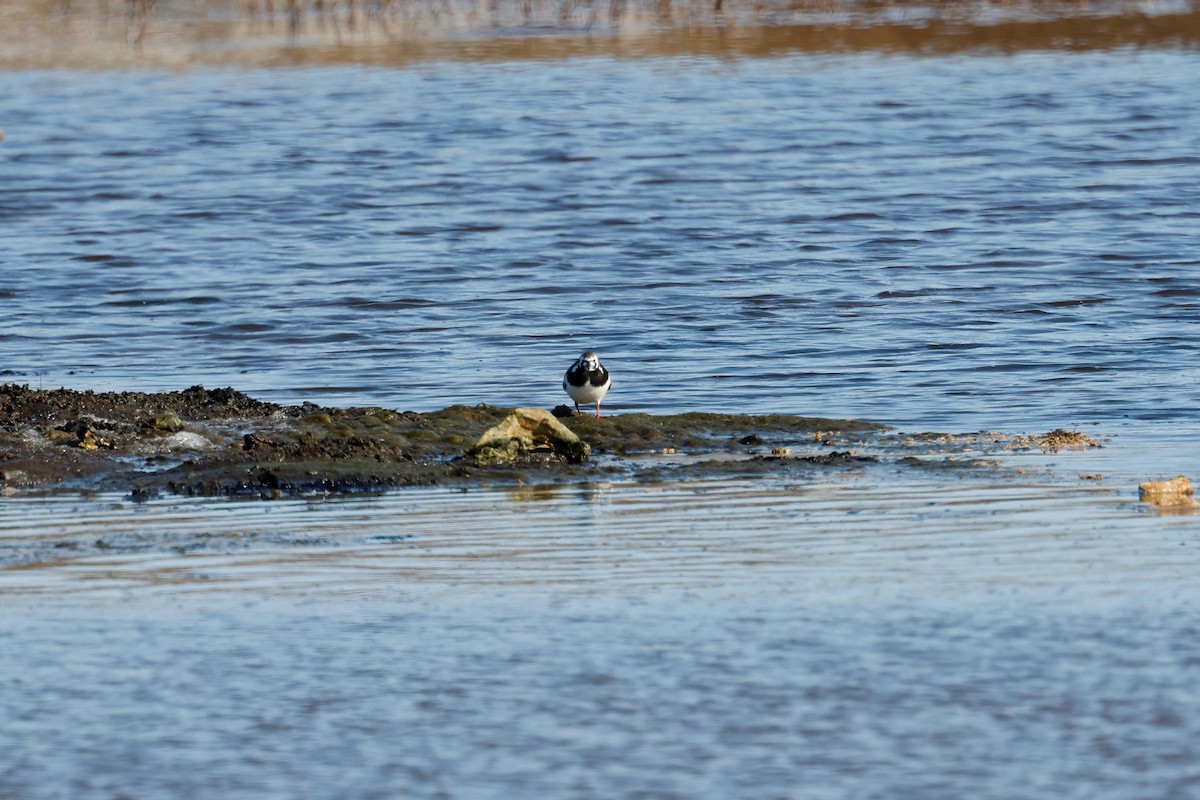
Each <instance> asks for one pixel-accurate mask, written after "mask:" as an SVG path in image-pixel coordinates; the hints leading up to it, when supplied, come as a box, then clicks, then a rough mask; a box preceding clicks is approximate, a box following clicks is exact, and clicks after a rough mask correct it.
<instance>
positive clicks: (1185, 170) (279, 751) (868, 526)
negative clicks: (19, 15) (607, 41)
mask: <svg viewBox="0 0 1200 800" xmlns="http://www.w3.org/2000/svg"><path fill="white" fill-rule="evenodd" d="M1197 66H1200V64H1198V56H1197V54H1196V53H1195V52H1193V51H1191V50H1184V49H1179V50H1172V49H1141V50H1139V49H1120V50H1104V51H1091V52H1070V51H1066V50H1060V51H1043V50H1034V51H1027V52H1022V53H1020V54H1016V55H1010V56H998V55H989V54H984V53H965V54H963V53H960V54H957V55H953V56H944V57H920V56H913V55H879V54H870V53H858V54H855V55H829V54H824V55H812V54H791V55H788V54H783V55H779V56H777V57H773V58H763V59H749V58H731V59H724V60H722V59H716V58H703V57H695V58H673V59H671V58H647V59H640V60H619V59H614V58H608V57H596V58H586V59H584V58H581V59H565V60H558V61H552V62H521V63H518V62H499V63H461V62H456V63H441V62H433V63H423V64H416V65H412V66H410V67H408V68H405V69H385V68H366V67H337V68H304V69H291V70H250V71H246V70H232V69H231V70H216V69H214V70H191V71H185V72H180V73H159V72H109V73H100V74H86V73H82V72H13V73H0V98H3V101H2V105H0V108H2V109H3V114H2V120H0V127H3V129H4V132H5V135H6V139H5V140H4V141H3V142H2V143H0V228H2V230H3V234H2V235H0V266H3V270H0V308H2V309H3V312H4V313H3V314H0V353H2V355H3V363H0V368H3V369H5V370H7V373H5V374H4V376H3V377H4V378H6V379H9V380H14V381H20V382H29V383H32V384H34V385H39V384H41V385H45V386H57V385H62V384H65V385H68V386H72V387H78V388H96V389H146V390H160V389H178V388H182V387H185V386H187V385H190V384H193V383H204V384H206V385H209V386H224V385H233V386H235V387H237V388H239V389H241V390H244V391H247V392H250V393H251V394H253V395H255V396H258V397H260V398H263V399H270V400H276V401H280V402H299V401H303V400H313V401H317V402H321V403H325V404H334V405H337V404H345V405H349V404H367V403H377V404H380V405H384V406H389V407H397V408H413V409H430V408H436V407H441V406H444V405H447V404H449V403H454V402H466V403H475V402H489V403H494V404H521V405H547V406H549V405H553V404H555V403H557V402H560V401H561V400H562V399H563V396H560V393H559V390H558V380H559V375H560V374H561V371H562V370H563V369H565V367H566V365H567V363H568V362H569V361H570V360H571V359H572V358H573V357H574V356H575V355H577V353H578V351H580V350H582V349H584V348H585V347H587V348H594V349H597V350H599V351H600V353H601V355H602V356H603V357H604V358H605V360H606V363H607V365H608V366H609V367H610V368H611V369H612V370H613V372H614V373H615V375H616V388H615V389H614V390H613V393H612V395H611V396H610V403H611V410H612V411H614V412H621V411H635V410H636V411H657V412H668V411H669V412H676V411H683V410H690V409H703V410H713V411H789V412H797V413H806V414H816V415H822V416H834V417H837V416H857V417H866V418H869V419H874V420H879V421H883V422H891V423H894V424H897V425H900V426H902V427H903V428H905V429H907V430H925V429H947V428H951V429H964V430H975V429H980V428H1000V429H1005V430H1010V431H1011V430H1017V431H1039V432H1040V431H1042V430H1045V429H1046V428H1048V427H1053V426H1058V425H1071V424H1078V423H1089V424H1088V426H1087V427H1086V430H1087V432H1088V433H1089V434H1091V435H1093V436H1096V437H1097V438H1101V439H1104V440H1105V441H1106V446H1105V447H1104V448H1101V449H1095V450H1088V451H1085V452H1078V453H1076V452H1064V453H1060V454H1056V455H1043V454H1039V453H1024V454H1007V455H1004V456H1003V457H1001V458H999V459H998V461H999V462H1000V463H999V465H998V466H997V467H996V468H995V469H994V470H986V469H984V470H967V471H962V470H944V471H939V470H937V469H935V468H931V469H930V470H929V472H928V474H927V475H923V474H922V473H921V472H920V471H918V470H914V469H905V470H900V469H894V470H893V469H889V468H888V467H887V465H886V464H885V465H883V466H879V467H873V468H871V469H870V470H867V471H857V470H854V469H830V470H829V471H828V473H820V474H814V475H812V476H807V477H804V478H803V479H795V480H791V479H788V480H784V479H760V480H748V479H728V480H711V481H703V482H691V483H684V484H680V483H671V484H645V483H642V484H633V483H623V482H593V483H590V484H586V485H581V486H524V487H518V488H515V489H512V490H499V489H485V488H479V489H477V490H472V491H468V492H461V491H449V490H446V489H443V488H438V487H433V488H426V489H414V490H411V491H404V492H397V493H393V494H387V495H382V496H379V497H369V498H368V497H364V498H349V499H342V500H305V501H300V500H296V501H283V502H239V501H228V500H222V501H213V500H205V501H198V500H187V499H179V498H165V497H164V498H159V499H155V500H151V501H150V502H146V503H133V502H131V501H130V500H128V499H127V498H124V497H121V496H118V495H100V496H91V495H74V494H71V495H54V496H48V497H29V496H24V497H4V498H2V500H0V564H2V566H0V752H2V753H4V757H3V758H2V759H0V798H3V800H8V798H21V799H22V800H24V799H25V798H42V797H46V798H52V797H54V798H57V797H78V798H113V797H137V798H143V797H200V798H208V797H213V798H216V797H220V798H231V797H245V798H256V799H257V798H287V797H300V796H303V797H330V798H333V797H338V798H344V797H355V798H357V797H364V798H365V797H396V796H411V797H479V798H491V797H513V796H550V797H663V798H665V797H805V798H809V797H811V798H824V797H830V798H843V797H855V798H864V797H865V798H871V797H879V798H896V797H914V798H939V797H946V798H952V797H953V798H959V797H996V798H1001V797H1005V798H1009V797H1046V798H1055V799H1056V800H1059V799H1060V798H1071V797H1079V798H1106V797H1111V798H1127V797H1141V796H1146V797H1151V796H1152V797H1186V796H1189V795H1191V794H1194V793H1195V792H1196V791H1197V786H1198V785H1200V769H1198V768H1197V767H1196V764H1197V763H1198V762H1197V754H1196V752H1195V744H1194V742H1195V741H1196V740H1197V736H1196V734H1197V730H1196V725H1195V720H1197V719H1200V708H1197V700H1196V694H1195V692H1194V691H1193V687H1194V685H1195V682H1196V671H1197V665H1198V664H1200V652H1198V651H1197V647H1196V645H1195V641H1196V639H1197V637H1196V635H1195V633H1196V631H1195V624H1194V620H1195V618H1196V612H1197V608H1198V607H1200V595H1198V593H1197V590H1196V586H1195V581H1194V576H1195V574H1196V570H1197V567H1200V563H1197V561H1198V559H1200V555H1198V554H1200V548H1198V547H1197V540H1196V533H1197V532H1198V531H1200V526H1198V525H1197V522H1196V517H1195V516H1192V515H1172V514H1161V513H1158V512H1155V511H1153V510H1151V509H1150V508H1149V507H1147V506H1144V505H1141V504H1139V503H1137V501H1136V484H1137V482H1138V481H1140V480H1143V479H1145V478H1147V477H1171V476H1174V475H1175V474H1180V473H1184V474H1190V473H1191V470H1192V467H1193V464H1194V460H1193V457H1192V453H1193V452H1194V451H1193V448H1192V447H1191V442H1194V441H1195V439H1196V436H1197V435H1198V434H1200V431H1198V430H1197V429H1196V427H1195V425H1194V423H1193V420H1192V411H1191V409H1192V407H1193V405H1194V393H1195V392H1194V388H1193V387H1194V384H1195V377H1196V371H1195V369H1194V368H1193V367H1192V366H1191V365H1190V359H1191V358H1192V357H1194V355H1195V352H1196V349H1197V343H1198V338H1197V337H1198V329H1197V322H1196V320H1197V317H1196V314H1195V311H1196V304H1197V297H1198V296H1200V290H1198V289H1197V287H1196V285H1195V279H1194V276H1195V272H1196V266H1197V261H1196V255H1195V254H1196V253H1197V252H1200V248H1198V247H1197V245H1198V244H1200V235H1198V234H1197V226H1196V222H1197V212H1196V208H1195V203H1194V199H1195V197H1196V196H1197V189H1198V188H1200V185H1198V184H1200V168H1198V167H1200V160H1198V158H1197V155H1196V153H1197V152H1200V150H1198V149H1197V145H1198V144H1200V133H1197V131H1198V130H1200V127H1198V125H1197V123H1198V122H1200V118H1198V117H1200V104H1197V103H1196V102H1195V101H1196V99H1197V95H1196V91H1197V90H1196V88H1195V81H1194V79H1193V77H1192V76H1193V75H1194V74H1195V73H1196V72H1197ZM1090 423H1095V424H1090ZM1085 476H1086V477H1085Z"/></svg>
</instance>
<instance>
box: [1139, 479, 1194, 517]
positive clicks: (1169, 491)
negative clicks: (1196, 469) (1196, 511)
mask: <svg viewBox="0 0 1200 800" xmlns="http://www.w3.org/2000/svg"><path fill="white" fill-rule="evenodd" d="M1138 499H1139V500H1141V501H1142V502H1143V503H1153V504H1154V505H1156V506H1158V507H1159V508H1170V509H1174V510H1179V509H1186V508H1195V507H1196V499H1195V498H1194V497H1193V491H1192V482H1191V481H1189V480H1188V479H1187V478H1186V477H1184V476H1183V475H1180V476H1179V477H1178V478H1173V479H1171V480H1169V481H1146V482H1145V483H1142V484H1139V485H1138Z"/></svg>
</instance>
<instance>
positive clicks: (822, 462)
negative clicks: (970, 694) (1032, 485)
mask: <svg viewBox="0 0 1200 800" xmlns="http://www.w3.org/2000/svg"><path fill="white" fill-rule="evenodd" d="M555 413H556V416H559V417H560V421H561V422H562V424H563V425H565V426H566V428H567V429H569V430H570V431H571V432H573V434H574V435H575V436H577V437H578V438H579V439H580V440H582V442H583V443H585V444H586V448H581V449H580V450H578V451H572V453H570V454H564V453H559V452H556V451H554V450H553V449H550V448H544V447H530V448H526V449H524V450H522V451H521V454H520V456H519V457H518V458H516V460H514V461H511V462H508V463H494V462H493V461H492V460H487V461H485V460H484V459H483V458H481V457H478V451H477V449H476V447H475V445H476V444H477V442H478V440H479V438H480V436H481V435H482V434H483V433H484V432H485V431H487V430H489V429H490V428H493V426H496V425H497V424H498V423H500V422H501V421H503V420H505V418H506V417H508V416H509V414H510V409H506V408H497V407H494V406H488V405H478V406H461V405H458V406H450V407H448V408H444V409H442V410H440V411H433V412H424V413H418V412H413V411H398V410H393V409H387V408H325V407H321V406H318V405H315V404H309V403H306V404H303V405H298V406H280V405H276V404H273V403H266V402H262V401H259V400H256V399H254V398H252V397H249V396H247V395H245V394H243V393H241V392H239V391H237V390H235V389H232V388H221V389H205V388H204V387H202V386H194V387H192V388H190V389H186V390H184V391H178V392H166V393H160V394H146V393H138V392H105V393H102V392H80V391H74V390H69V389H55V390H39V389H31V388H29V387H28V386H19V385H4V386H0V479H2V482H3V487H4V489H5V491H7V492H10V493H12V492H19V491H34V490H46V489H54V488H63V489H77V490H96V491H122V492H128V493H129V494H130V495H131V496H133V497H135V498H137V497H151V496H154V495H156V494H159V493H176V494H186V495H246V496H266V497H272V496H285V495H298V494H314V493H315V494H346V493H356V492H364V491H378V490H383V489H388V488H392V487H398V486H406V485H424V484H434V483H446V482H468V483H512V484H517V483H535V482H542V481H563V480H588V479H589V478H593V477H597V476H603V477H612V476H618V475H619V476H624V477H630V478H633V479H646V480H670V479H679V480H687V479H699V478H704V477H711V476H717V475H730V474H786V473H789V472H799V471H805V470H813V469H824V470H827V469H861V468H863V467H864V466H867V465H871V464H881V463H886V464H891V465H896V466H899V467H901V468H929V467H930V466H936V467H937V468H939V469H940V468H945V467H946V466H953V467H964V466H965V467H987V466H992V465H991V464H990V462H988V461H987V459H982V460H981V459H979V458H978V457H976V456H977V454H978V453H979V452H980V451H988V450H995V451H999V450H1004V449H1013V448H1028V447H1033V446H1037V445H1038V440H1037V439H1036V438H1031V437H1016V436H1008V435H1005V434H974V435H971V436H949V435H945V434H921V435H918V436H904V435H899V434H897V433H896V432H894V431H892V430H890V429H889V428H888V427H887V426H884V425H879V424H875V423H872V422H866V421H862V420H850V419H840V420H839V419H827V418H821V417H802V416H792V415H784V414H772V415H757V416H755V415H729V414H709V413H683V414H675V415H649V414H618V415H615V416H609V417H605V418H601V419H597V418H595V417H593V416H588V415H572V414H570V412H569V411H568V410H567V409H566V408H565V407H560V408H559V409H555ZM1060 433H1061V432H1060ZM1060 444H1061V437H1057V438H1055V439H1054V442H1053V445H1054V446H1060ZM1046 446H1050V445H1046ZM968 453H973V454H976V456H970V457H968V456H967V455H966V454H968Z"/></svg>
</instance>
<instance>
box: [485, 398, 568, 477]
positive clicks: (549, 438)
mask: <svg viewBox="0 0 1200 800" xmlns="http://www.w3.org/2000/svg"><path fill="white" fill-rule="evenodd" d="M590 451H591V448H589V447H588V445H587V444H586V443H585V442H583V441H582V440H581V439H580V438H579V437H578V436H576V435H575V433H574V432H573V431H571V430H570V429H569V428H567V427H566V426H565V425H563V424H562V423H561V422H559V421H558V420H557V419H555V418H554V415H552V414H551V413H550V412H549V411H545V410H544V409H540V408H514V409H513V410H512V413H510V414H509V415H508V416H507V417H505V418H504V419H503V420H501V421H500V422H499V423H498V424H496V425H494V426H492V427H491V428H488V429H487V431H485V432H484V434H483V436H480V437H479V441H477V442H476V443H475V446H474V447H473V448H471V451H470V454H471V456H473V457H474V459H475V462H476V463H477V464H485V465H486V464H509V463H512V462H513V461H516V460H518V459H521V458H528V457H530V456H536V455H539V454H541V455H550V456H555V457H558V458H560V459H562V460H565V461H567V462H569V463H571V464H578V463H580V462H582V461H584V460H586V459H587V457H588V453H589V452H590Z"/></svg>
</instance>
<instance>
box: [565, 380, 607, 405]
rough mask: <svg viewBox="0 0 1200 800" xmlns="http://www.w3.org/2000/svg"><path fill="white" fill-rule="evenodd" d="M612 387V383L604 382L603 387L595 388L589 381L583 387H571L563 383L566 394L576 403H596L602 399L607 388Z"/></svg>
mask: <svg viewBox="0 0 1200 800" xmlns="http://www.w3.org/2000/svg"><path fill="white" fill-rule="evenodd" d="M611 385H612V381H611V380H609V381H606V382H605V383H604V385H603V386H595V385H593V384H592V382H591V381H588V382H587V383H585V384H584V385H583V386H572V385H571V384H570V383H569V382H567V381H563V388H564V389H566V390H567V394H569V395H571V399H572V400H574V401H575V402H576V403H598V402H600V398H602V397H604V394H605V392H607V391H608V387H609V386H611Z"/></svg>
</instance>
